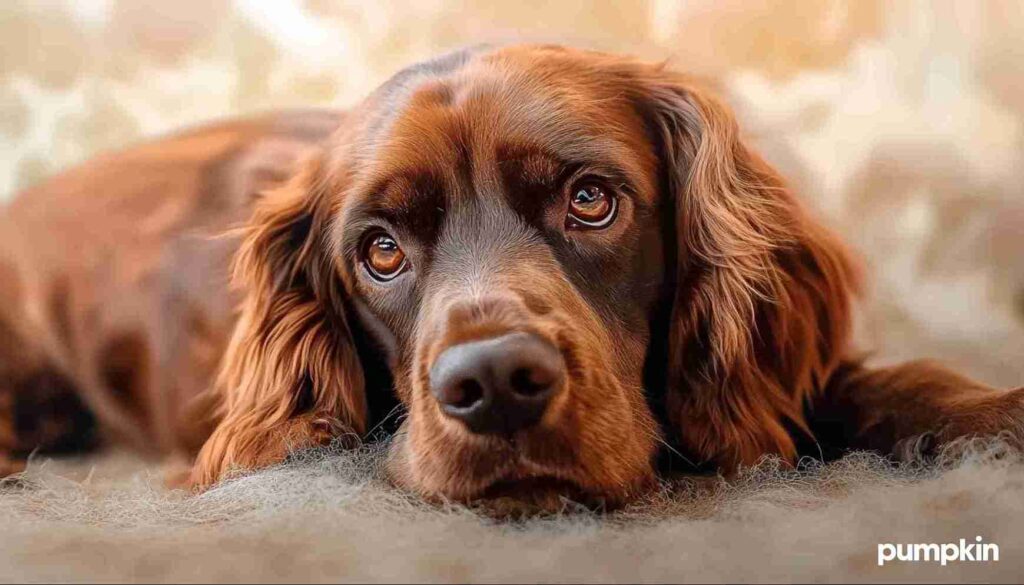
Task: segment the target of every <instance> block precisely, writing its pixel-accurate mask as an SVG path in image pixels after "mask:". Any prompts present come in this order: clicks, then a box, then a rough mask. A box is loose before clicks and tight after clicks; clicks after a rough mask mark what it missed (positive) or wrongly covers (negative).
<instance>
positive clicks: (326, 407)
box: [191, 159, 366, 488]
mask: <svg viewBox="0 0 1024 585" xmlns="http://www.w3.org/2000/svg"><path fill="white" fill-rule="evenodd" d="M325 193H326V189H325V188H324V185H323V184H322V181H321V179H320V164H319V159H314V160H311V161H310V162H309V163H307V164H306V166H305V167H304V168H303V170H302V171H300V172H299V173H298V174H297V175H296V176H295V177H294V178H293V179H292V180H291V181H289V182H288V183H287V184H286V185H285V186H283V187H281V188H279V189H276V190H273V191H270V192H268V193H267V194H265V195H264V197H263V199H262V200H261V201H260V202H259V203H258V204H257V206H256V209H255V211H254V214H253V216H252V218H251V219H250V221H249V223H248V225H247V226H246V227H245V228H244V229H243V236H244V239H243V242H242V244H241V247H240V248H239V250H238V252H237V254H236V256H235V261H234V269H233V276H234V282H235V284H236V285H237V286H239V287H240V288H241V290H242V292H243V295H244V297H243V300H242V305H241V314H240V316H239V319H238V322H237V324H236V325H235V330H234V334H233V335H232V338H231V341H230V343H229V345H228V349H227V351H226V353H225V356H224V358H223V363H222V366H221V368H222V369H221V372H220V374H219V376H218V379H217V380H216V383H215V387H214V388H213V389H212V391H211V393H210V394H209V395H208V396H206V397H205V399H204V400H203V402H205V403H206V404H208V405H209V406H211V407H213V409H214V412H215V415H216V416H217V417H218V418H219V419H220V420H219V423H218V424H217V426H216V428H215V429H214V431H213V433H212V434H211V435H210V437H209V439H207V441H206V443H205V444H204V445H203V447H202V449H201V450H200V452H199V455H198V456H197V458H196V462H195V465H194V467H193V470H192V475H191V483H192V485H193V486H194V487H198V488H202V487H206V486H209V485H210V484H212V483H215V482H216V481H218V480H219V479H220V478H221V477H222V476H223V475H224V474H225V473H226V472H228V471H230V470H232V469H251V468H257V467H263V466H266V465H271V464H273V463H276V462H279V461H281V460H282V459H283V458H284V457H286V456H287V455H288V453H289V452H290V451H292V450H295V449H300V448H303V447H307V446H310V445H314V444H320V443H324V442H328V441H330V440H331V439H332V438H333V437H336V436H339V435H343V434H352V435H354V436H355V435H361V434H362V433H363V432H364V430H365V426H366V398H365V394H364V388H363V372H362V368H361V366H360V363H359V358H358V356H357V353H356V349H355V347H354V346H353V343H352V339H351V333H350V330H349V326H348V323H347V322H346V317H345V309H344V297H345V292H344V287H343V285H342V284H341V282H340V279H339V278H337V277H336V274H337V273H336V271H335V269H334V266H333V264H332V262H331V260H330V256H329V255H328V254H327V253H326V246H327V243H326V238H325V234H326V232H327V230H328V226H329V222H330V218H331V217H332V215H333V213H332V211H333V210H332V209H331V206H330V205H329V203H328V201H327V197H326V196H325Z"/></svg>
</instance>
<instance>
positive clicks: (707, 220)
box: [641, 70, 859, 470]
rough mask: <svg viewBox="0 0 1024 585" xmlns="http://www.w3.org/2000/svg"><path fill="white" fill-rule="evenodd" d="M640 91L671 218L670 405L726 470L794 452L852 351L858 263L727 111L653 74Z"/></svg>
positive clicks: (674, 417) (694, 442) (681, 82)
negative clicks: (819, 397)
mask: <svg viewBox="0 0 1024 585" xmlns="http://www.w3.org/2000/svg"><path fill="white" fill-rule="evenodd" d="M654 77H655V79H653V80H649V81H648V84H647V85H646V87H647V89H646V91H645V95H644V96H643V97H642V98H641V99H643V100H644V101H645V102H646V104H647V105H646V108H647V109H648V110H649V111H648V114H649V115H650V117H651V119H652V120H653V124H652V126H653V128H654V132H655V134H656V135H657V139H658V140H659V142H660V143H661V144H660V146H661V149H662V152H661V156H662V161H663V165H664V168H665V175H666V176H665V178H664V182H665V183H666V189H667V192H668V193H669V195H670V196H671V197H672V198H673V206H674V209H675V214H676V234H675V235H676V238H677V250H678V251H677V266H678V268H677V271H676V273H675V278H676V283H675V285H676V293H675V298H674V306H673V316H672V324H671V327H670V333H669V337H670V339H669V345H670V358H669V359H670V361H671V363H670V375H669V380H670V389H669V393H668V397H667V408H668V412H669V416H670V418H671V421H672V423H673V425H674V427H675V428H676V429H678V432H679V435H680V437H679V438H680V440H681V441H682V443H683V445H684V446H685V447H687V448H688V449H690V450H691V451H692V452H694V453H695V454H697V455H698V456H700V457H702V458H703V459H704V460H706V461H713V462H716V463H717V464H719V465H720V466H721V467H722V468H724V469H726V470H731V469H735V468H736V467H737V466H740V465H749V464H752V463H755V462H756V461H757V460H758V459H759V458H760V457H761V456H763V455H766V454H776V455H780V456H782V457H783V458H785V459H789V460H792V459H793V458H794V457H795V454H796V448H795V445H794V440H793V438H792V435H791V433H793V432H803V433H806V434H807V435H810V431H809V430H808V427H807V424H806V421H805V419H804V408H805V405H806V403H807V401H808V399H809V398H810V397H811V396H812V395H813V394H814V393H815V392H817V391H820V390H821V389H822V388H823V386H824V384H825V383H826V381H827V379H828V377H829V375H830V373H831V372H832V370H833V369H834V368H835V367H836V366H837V364H838V363H839V360H840V359H841V358H842V357H843V355H844V353H845V352H846V349H847V343H848V338H849V337H850V333H851V296H852V294H853V293H854V292H855V290H856V288H857V287H858V280H859V278H858V270H857V269H856V267H855V265H854V263H853V262H852V260H851V258H850V256H849V255H848V253H847V252H846V250H845V249H844V248H843V246H842V245H841V244H840V242H839V241H838V240H837V239H836V238H835V237H834V236H833V235H832V234H831V233H830V232H829V231H828V230H826V229H825V228H824V226H823V225H821V224H820V223H818V222H816V221H815V220H814V219H812V218H811V217H810V216H809V215H808V213H807V212H806V211H805V210H804V209H803V208H802V207H801V205H800V204H799V202H798V201H797V200H796V199H795V197H794V196H793V195H792V193H791V192H790V191H789V189H788V188H787V187H786V185H785V184H784V183H783V181H782V180H781V179H780V177H779V176H778V174H777V173H776V172H775V171H774V170H773V169H772V168H771V167H769V165H768V164H767V163H765V162H764V161H763V160H762V159H761V158H760V157H759V156H758V155H757V154H756V153H754V152H753V151H752V150H751V149H750V148H749V147H748V146H747V145H746V144H745V143H744V142H743V141H742V140H741V137H740V134H739V129H738V127H737V124H736V121H735V119H734V117H733V115H732V113H731V112H730V111H729V109H728V108H727V107H726V106H725V105H723V104H722V103H720V102H719V101H718V100H717V99H716V98H714V97H713V96H712V95H710V94H709V93H707V92H706V91H705V90H703V89H700V88H699V87H698V86H697V85H695V84H694V83H692V82H691V81H690V80H689V79H687V78H684V77H682V76H677V75H674V74H670V73H667V72H663V71H661V70H658V71H656V72H655V73H654Z"/></svg>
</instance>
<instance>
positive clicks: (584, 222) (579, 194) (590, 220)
mask: <svg viewBox="0 0 1024 585" xmlns="http://www.w3.org/2000/svg"><path fill="white" fill-rule="evenodd" d="M617 207H618V201H616V199H615V197H614V196H613V195H611V194H610V193H608V192H607V191H606V190H605V189H604V188H603V187H601V186H600V185H597V184H595V183H583V184H580V185H579V186H577V187H575V188H573V192H572V198H571V199H570V201H569V214H568V217H566V220H565V227H567V228H577V229H601V228H605V227H608V226H609V225H611V223H612V221H613V220H614V219H615V210H616V208H617Z"/></svg>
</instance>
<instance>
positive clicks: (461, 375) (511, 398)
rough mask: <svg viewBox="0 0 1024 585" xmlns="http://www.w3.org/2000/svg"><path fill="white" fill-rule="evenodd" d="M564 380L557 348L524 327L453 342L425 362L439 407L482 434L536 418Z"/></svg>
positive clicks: (507, 429)
mask: <svg viewBox="0 0 1024 585" xmlns="http://www.w3.org/2000/svg"><path fill="white" fill-rule="evenodd" d="M564 380H565V361H564V360H563V359H562V354H561V353H560V352H559V351H558V349H557V348H555V347H554V346H553V345H551V344H550V343H548V342H547V341H544V340H543V339H541V338H539V337H537V336H536V335H532V334H529V333H510V334H507V335H503V336H501V337H494V338H491V339H484V340H480V341H471V342H468V343H460V344H459V345H454V346H452V347H449V348H448V349H446V350H444V351H443V352H441V355H439V356H438V357H437V359H436V360H435V361H434V364H433V366H431V368H430V389H431V392H433V394H434V396H435V397H436V398H437V401H438V402H439V403H440V405H441V410H443V411H444V412H445V413H446V414H447V415H449V416H451V417H453V418H456V419H458V420H461V421H463V422H464V423H466V426H468V427H469V429H470V430H471V431H473V432H474V433H484V434H509V433H512V432H515V431H518V430H520V429H524V428H527V427H530V426H532V425H534V424H536V423H537V421H539V420H540V418H541V416H543V415H544V411H545V409H546V408H547V406H548V403H549V402H550V401H551V397H552V396H554V395H555V394H556V393H557V392H558V390H559V388H561V387H562V385H563V382H564Z"/></svg>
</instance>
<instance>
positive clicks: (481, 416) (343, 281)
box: [0, 46, 1024, 506]
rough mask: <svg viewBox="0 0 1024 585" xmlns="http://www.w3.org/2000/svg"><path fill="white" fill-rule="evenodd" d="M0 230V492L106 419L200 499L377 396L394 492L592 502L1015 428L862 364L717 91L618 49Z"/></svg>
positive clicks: (375, 103)
mask: <svg viewBox="0 0 1024 585" xmlns="http://www.w3.org/2000/svg"><path fill="white" fill-rule="evenodd" d="M300 159H301V160H302V161H303V162H302V163H301V164H296V161H299V160H300ZM293 168H295V169H296V170H295V171H294V173H293V171H292V169H293ZM287 177H290V178H287ZM286 178H287V179H286ZM247 217H248V218H249V219H248V222H247V223H245V227H244V228H243V229H241V230H236V231H235V232H228V230H229V229H230V228H232V226H235V225H236V224H239V223H240V222H243V221H244V220H245V218H247ZM3 222H4V224H3V226H2V232H0V233H2V236H0V275H2V278H3V280H2V285H0V299H2V301H3V304H2V306H0V471H3V472H10V471H13V470H16V469H18V468H19V467H20V462H21V461H22V460H23V458H24V457H25V456H26V455H27V454H28V453H29V452H31V451H32V450H34V449H37V448H40V449H44V450H59V449H70V448H76V447H81V446H84V445H86V444H88V443H90V442H91V440H92V437H93V436H94V433H93V432H92V429H93V428H94V426H98V428H99V429H100V430H101V431H102V433H101V434H102V435H103V436H110V437H115V438H118V439H121V440H127V441H130V442H132V443H134V444H135V445H137V446H139V447H140V448H145V449H149V450H153V451H158V452H162V453H173V452H185V453H195V451H196V450H197V449H198V455H197V456H196V458H195V465H194V468H193V471H192V476H191V482H192V483H193V485H195V486H197V487H205V486H208V485H210V484H212V483H214V482H216V481H218V480H219V479H220V478H222V477H224V475H225V474H226V473H227V472H229V471H230V470H233V469H252V468H257V467H261V466H266V465H270V464H273V463H275V462H278V461H281V460H282V459H283V458H285V457H286V456H287V454H288V453H289V452H291V451H292V450H295V449H299V448H302V447H307V446H310V445H315V444H321V443H325V442H328V441H331V440H333V439H336V438H351V439H356V440H357V439H358V438H359V437H360V436H363V435H365V434H366V433H367V432H368V431H369V430H370V429H372V428H373V427H376V426H379V425H381V424H384V423H386V421H387V420H389V418H388V416H387V415H388V414H389V412H391V411H392V407H393V406H396V405H397V406H401V407H403V408H404V410H405V412H406V413H407V416H406V417H404V420H403V422H402V424H401V425H400V427H399V428H398V429H397V431H396V432H395V433H394V440H393V442H392V443H391V446H390V457H389V463H388V469H389V473H390V476H391V478H392V479H393V480H394V481H395V482H396V483H397V484H399V485H401V486H403V487H405V488H407V489H409V490H412V491H415V492H417V493H419V494H422V495H424V496H426V497H444V498H449V499H455V500H461V501H470V500H476V499H481V498H484V499H486V498H493V497H500V496H511V497H513V498H518V499H522V500H530V501H533V502H536V503H539V504H540V505H542V506H544V505H550V504H551V503H553V502H556V501H557V497H556V496H560V495H567V496H570V497H572V498H575V499H578V500H581V501H585V502H604V503H606V504H609V505H615V504H619V503H621V502H624V501H627V500H628V499H630V498H631V497H633V496H635V495H637V494H638V493H641V492H642V490H643V489H644V488H645V487H646V486H648V485H650V484H651V483H652V480H653V478H654V477H655V474H656V468H657V467H658V466H657V465H656V455H658V453H659V451H662V450H666V451H678V452H681V453H683V454H685V455H687V456H688V458H689V459H692V460H694V461H697V462H698V463H704V464H706V465H713V466H716V467H717V468H719V469H721V470H723V471H725V472H729V471H731V470H734V469H736V468H737V467H738V466H741V465H746V464H752V463H754V462H756V461H757V460H758V459H759V458H760V457H762V456H765V455H777V456H780V457H782V458H784V459H786V460H789V461H794V460H795V458H796V457H797V456H798V454H799V453H800V451H801V449H802V448H807V447H812V448H813V450H812V451H811V453H813V454H814V455H817V454H818V453H819V452H820V451H819V448H823V449H826V450H828V451H829V452H841V451H842V450H844V449H849V448H870V449H876V450H878V451H881V452H883V453H887V454H893V455H895V456H897V457H906V456H911V455H916V454H918V453H917V452H919V451H921V450H922V449H924V448H926V447H937V446H940V445H942V444H943V443H945V442H948V441H949V440H951V439H953V438H956V437H959V436H964V435H975V434H984V435H991V434H996V433H999V432H1001V431H1010V432H1011V433H1013V434H1015V435H1014V436H1017V437H1020V436H1021V429H1022V421H1024V391H1022V390H1017V391H1014V392H998V391H994V390H991V389H989V388H985V387H983V386H980V385H978V384H976V383H973V382H970V381H968V380H965V379H963V378H961V377H958V376H956V375H954V374H952V373H949V372H947V371H944V370H941V369H939V368H937V367H934V366H929V365H926V364H912V365H907V366H903V367H898V368H893V369H888V370H881V371H870V370H866V369H864V368H862V367H861V366H860V365H859V364H858V363H857V362H856V360H854V359H851V354H850V348H849V337H850V327H851V326H850V322H851V296H852V295H853V294H854V293H855V291H856V289H857V274H856V270H855V269H854V265H853V263H852V262H851V260H850V257H849V255H848V254H847V252H846V251H845V250H844V249H843V247H842V245H841V244H840V243H839V242H838V241H837V240H836V238H835V237H834V236H833V235H832V234H831V233H829V232H828V231H827V230H826V229H825V228H824V227H823V226H822V225H821V224H820V223H818V222H816V221H815V220H814V219H812V218H811V217H810V216H809V215H808V214H807V213H806V212H805V211H804V210H803V209H802V208H801V206H800V205H799V203H798V202H797V200H796V199H795V198H794V197H793V195H792V194H791V193H790V192H789V191H788V190H787V188H786V186H785V184H784V182H783V181H782V180H781V179H780V178H779V177H778V176H777V174H776V173H775V172H773V170H772V169H771V168H769V167H768V166H767V165H766V164H765V163H764V162H763V161H762V160H761V159H760V158H759V157H758V156H757V155H756V154H755V153H754V152H752V151H751V150H750V148H749V147H748V146H747V145H746V144H744V142H742V141H741V138H740V135H739V131H738V129H737V127H736V123H735V122H734V120H733V117H732V115H731V113H730V112H729V110H728V109H726V107H725V106H723V105H722V104H721V103H720V102H719V101H717V100H716V99H715V98H714V97H712V96H711V95H710V94H709V93H707V92H706V91H705V90H704V89H701V88H700V87H699V86H697V85H696V84H694V83H693V82H692V81H691V80H690V79H689V78H687V77H685V76H682V75H679V74H676V73H672V72H669V71H666V70H664V69H663V68H661V67H658V66H652V65H647V64H643V63H638V62H635V61H632V60H629V59H624V58H619V57H614V56H610V55H604V54H598V53H592V52H585V51H578V50H571V49H564V48H558V47H544V46H521V47H508V48H499V49H475V50H469V51H464V52H459V53H455V54H452V55H448V56H445V57H442V58H440V59H437V60H434V61H431V62H428V63H425V64H421V65H418V66H415V67H412V68H410V69H407V70H405V71H403V72H401V73H399V74H398V75H396V76H395V77H394V78H392V79H391V80H390V81H388V82H387V83H386V84H384V86H383V87H381V88H380V89H378V90H377V91H375V92H374V93H373V94H371V95H370V96H369V98H367V99H366V100H365V101H364V102H363V103H362V104H361V105H359V106H358V107H356V108H355V109H353V110H352V111H350V112H348V113H345V114H341V113H328V112H320V113H317V112H308V113H293V114H280V115H273V116H269V117H266V118H263V119H259V120H254V121H248V122H232V123H227V124H224V125H219V126H212V127H208V128H204V129H200V130H197V131H194V132H191V133H186V134H182V135H179V136H175V137H172V138H169V139H165V140H163V141H160V142H157V143H154V144H150V145H146V146H142V147H138V148H135V149H133V150H129V151H127V152H125V153H122V154H118V155H114V156H109V157H106V158H101V159H98V160H95V161H93V162H91V163H89V164H87V165H85V166H84V167H82V168H80V169H77V170H74V171H71V172H68V173H66V174H64V175H62V176H60V177H58V178H56V179H54V180H52V181H50V182H49V183H47V184H45V185H43V186H41V187H38V188H36V189H34V190H32V191H30V192H27V193H24V194H22V195H21V196H19V197H17V198H16V199H15V200H14V202H13V203H12V205H11V206H10V208H9V209H8V210H7V211H6V213H5V214H4V217H3ZM225 232H228V233H229V235H228V236H221V237H214V236H218V235H220V234H223V233H225ZM236 236H237V237H236ZM232 255H234V267H235V268H234V276H235V282H236V283H237V285H238V286H237V290H238V297H237V298H235V297H233V296H232V293H229V288H228V273H229V270H228V259H229V257H231V256H232ZM235 306H240V312H238V313H236V312H235V311H233V308H234V307H235ZM218 372H219V373H218ZM94 423H98V425H95V424H94ZM922 438H928V439H930V440H927V441H926V440H922ZM200 446H201V449H199V447H200ZM668 447H671V448H670V449H668ZM5 466H6V467H5Z"/></svg>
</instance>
